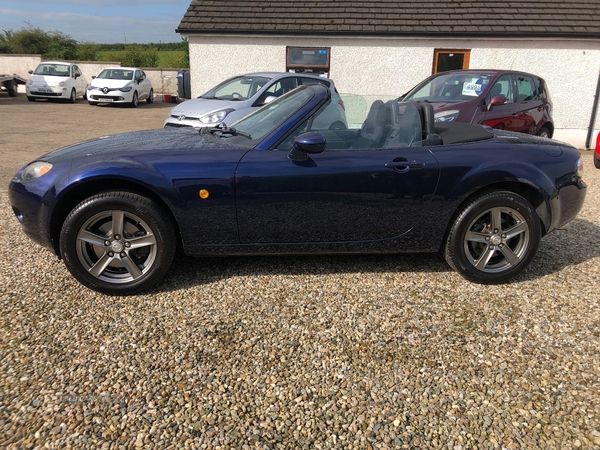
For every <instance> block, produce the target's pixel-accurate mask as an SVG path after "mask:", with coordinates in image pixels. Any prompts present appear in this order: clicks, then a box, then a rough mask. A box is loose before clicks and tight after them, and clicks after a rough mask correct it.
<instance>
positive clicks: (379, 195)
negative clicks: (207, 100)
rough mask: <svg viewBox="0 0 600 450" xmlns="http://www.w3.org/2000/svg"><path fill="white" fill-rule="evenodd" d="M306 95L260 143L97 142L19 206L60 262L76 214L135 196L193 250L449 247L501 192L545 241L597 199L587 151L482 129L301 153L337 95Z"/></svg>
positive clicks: (179, 136)
mask: <svg viewBox="0 0 600 450" xmlns="http://www.w3.org/2000/svg"><path fill="white" fill-rule="evenodd" d="M303 89H304V90H305V91H307V92H309V93H310V95H308V96H307V97H310V98H309V99H308V100H307V101H305V102H304V103H303V104H302V105H301V106H300V107H298V108H297V109H296V110H295V111H294V112H293V113H292V114H288V115H287V116H285V118H284V119H283V120H282V122H281V123H277V124H276V125H275V126H274V127H273V129H272V130H270V131H269V132H268V133H266V135H265V136H264V137H263V138H261V139H260V140H258V141H255V140H250V139H248V141H249V144H248V145H244V139H243V138H241V137H239V136H233V133H232V134H226V133H221V132H213V133H210V132H207V131H203V132H201V133H198V132H197V131H194V130H186V129H159V130H152V131H139V132H132V133H125V134H121V135H113V136H108V137H105V138H101V139H97V140H92V141H87V142H83V143H81V144H77V145H73V146H70V147H67V148H64V149H61V150H58V151H55V152H53V153H49V154H47V155H45V156H42V157H40V158H39V161H43V162H46V163H50V164H51V165H52V168H51V170H49V172H48V173H46V174H44V175H43V176H39V177H38V178H35V179H31V180H29V181H24V180H23V179H22V175H23V171H24V170H25V168H24V169H22V170H21V171H20V172H19V173H17V174H16V175H15V177H14V179H13V181H12V182H11V184H10V189H9V198H10V202H11V204H12V206H13V209H14V211H15V214H16V215H17V217H18V218H19V220H20V222H21V223H22V228H23V230H24V232H25V233H26V234H27V235H28V236H30V237H31V238H32V239H33V240H34V241H36V242H37V243H39V244H41V245H43V246H44V247H47V248H49V249H51V250H52V251H53V252H55V253H56V254H57V255H59V256H64V255H61V245H60V240H61V229H63V226H64V222H65V220H66V219H67V216H69V214H70V213H71V211H72V210H73V209H74V208H76V207H77V205H78V204H80V203H81V202H84V201H85V200H86V199H88V198H90V197H92V196H94V195H97V194H99V193H102V192H117V191H118V192H129V193H134V194H136V195H139V196H142V197H143V198H145V199H149V200H150V201H151V202H152V203H153V204H156V205H158V206H159V207H160V211H161V212H162V214H163V219H164V222H166V223H168V226H169V227H170V228H172V229H173V230H174V234H175V236H176V239H177V241H178V242H179V243H180V245H181V246H182V248H183V250H184V252H185V253H186V254H189V255H248V254H283V253H286V254H295V253H399V252H436V251H439V250H443V249H444V246H445V245H446V243H447V242H448V234H449V233H450V232H451V230H452V226H453V224H454V223H455V221H456V220H457V217H458V216H459V215H460V214H461V212H462V211H463V209H464V208H465V207H466V206H467V205H468V204H469V202H471V201H473V200H474V199H477V198H479V197H481V196H483V195H485V194H488V193H494V192H509V193H513V194H515V195H518V196H519V197H521V198H523V199H525V200H526V201H527V202H528V203H529V204H530V205H531V207H532V210H533V211H535V212H534V213H533V214H534V215H535V216H536V218H535V221H536V222H537V221H538V219H539V227H540V234H541V236H543V235H545V234H547V233H549V232H550V231H552V230H553V229H555V228H556V227H558V226H560V225H563V224H564V223H566V222H568V221H570V220H572V219H573V218H574V217H575V216H576V215H577V213H578V212H579V210H580V208H581V206H582V204H583V201H584V197H585V183H584V182H583V181H582V179H581V176H580V172H579V170H580V164H581V163H580V155H579V152H578V151H577V150H576V149H575V148H573V147H571V146H569V145H566V144H562V143H559V142H556V141H552V140H549V139H543V138H538V137H535V136H527V135H521V134H513V133H510V132H502V131H498V130H487V129H484V128H483V127H480V126H477V125H468V124H460V123H456V124H436V126H438V125H440V126H441V125H443V126H445V127H453V126H457V127H458V128H457V129H453V130H451V131H450V132H448V133H446V134H448V136H449V139H447V140H444V133H445V132H446V131H447V130H445V129H439V128H438V129H436V130H430V132H431V133H430V136H429V137H433V139H429V140H428V139H426V137H427V136H424V138H423V140H422V141H421V143H420V144H419V145H414V144H412V145H409V146H406V145H403V146H398V147H396V148H394V147H393V146H392V147H389V146H388V147H375V148H373V147H372V146H371V147H369V146H365V148H345V147H347V146H348V145H347V144H339V145H336V144H335V142H336V141H337V140H339V141H340V142H342V141H344V139H346V140H347V136H348V135H351V137H350V140H353V139H356V138H355V136H356V135H357V134H359V133H361V130H321V131H319V132H318V133H316V135H315V133H314V132H313V137H314V136H316V138H315V139H316V140H317V141H319V140H320V139H322V142H321V143H322V144H323V143H325V145H324V147H325V151H320V149H318V150H314V151H312V150H310V148H311V145H313V146H314V144H313V143H311V142H308V143H307V142H303V143H304V144H306V148H307V149H309V150H308V152H307V153H303V152H300V153H301V154H302V157H300V158H294V157H293V156H292V155H291V152H290V151H289V144H288V146H287V147H286V146H285V145H283V147H285V148H281V147H280V146H282V142H284V141H285V140H286V139H287V140H288V141H289V140H290V139H289V136H292V137H293V136H294V135H297V136H296V139H295V140H294V142H295V144H294V148H296V149H298V148H300V147H302V145H301V143H300V141H302V136H303V133H302V131H303V130H302V129H300V128H302V127H304V128H306V129H307V130H308V128H309V127H308V126H307V125H302V126H300V124H302V123H306V120H307V118H310V117H311V116H312V115H314V114H315V112H316V111H318V110H319V108H321V107H322V106H323V105H324V104H326V102H327V101H328V97H329V94H328V90H327V89H324V88H321V87H318V86H310V87H304V88H303ZM425 120H427V119H425ZM242 121H243V119H242ZM309 123H310V120H309ZM234 125H235V124H234ZM242 125H243V124H242ZM461 127H463V128H461ZM467 127H469V128H467ZM472 127H476V128H477V129H476V130H475V131H474V132H473V133H471V131H470V130H474V129H473V128H472ZM461 130H463V131H461ZM308 131H310V130H308ZM362 131H364V130H362ZM308 134H310V133H308ZM304 136H305V137H306V136H308V135H307V134H304ZM457 136H458V137H457ZM461 136H465V138H464V139H463V138H462V137H461ZM309 137H310V136H309ZM470 137H471V138H470ZM309 140H310V139H309ZM305 141H306V139H305ZM330 147H333V148H330ZM314 148H316V147H314ZM201 191H203V192H205V197H204V198H203V196H202V194H201ZM206 195H207V197H206ZM514 209H516V210H517V211H519V210H520V208H517V207H514ZM499 239H500V238H499ZM535 247H536V248H537V246H535ZM457 248H459V247H457ZM534 250H535V249H534ZM534 252H535V251H534ZM90 265H91V264H90ZM451 265H452V266H453V267H455V266H456V264H452V263H451ZM455 268H456V267H455ZM88 269H89V267H88ZM78 279H80V281H82V280H81V278H79V277H78ZM474 281H483V282H497V281H504V279H502V280H485V279H483V280H474ZM83 282H84V284H87V285H88V286H90V287H92V288H94V289H98V290H101V291H104V292H111V293H114V292H113V291H111V290H110V289H109V288H108V287H107V286H108V285H107V286H99V287H98V286H96V285H93V284H90V283H85V281H83ZM120 284H123V285H125V284H126V283H120ZM147 285H149V284H140V286H139V289H138V288H137V287H136V288H135V289H131V290H127V289H123V293H130V292H135V291H137V290H140V289H142V288H145V287H147ZM136 286H137V285H136Z"/></svg>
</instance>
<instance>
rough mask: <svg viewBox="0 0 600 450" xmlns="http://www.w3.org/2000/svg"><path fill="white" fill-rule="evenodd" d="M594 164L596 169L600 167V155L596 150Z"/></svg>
mask: <svg viewBox="0 0 600 450" xmlns="http://www.w3.org/2000/svg"><path fill="white" fill-rule="evenodd" d="M594 166H595V167H596V169H600V158H598V155H597V154H596V153H595V152H594Z"/></svg>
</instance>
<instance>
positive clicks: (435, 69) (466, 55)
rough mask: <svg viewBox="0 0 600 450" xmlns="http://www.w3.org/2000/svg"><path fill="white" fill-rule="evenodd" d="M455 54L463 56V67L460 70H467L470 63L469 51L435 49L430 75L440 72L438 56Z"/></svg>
mask: <svg viewBox="0 0 600 450" xmlns="http://www.w3.org/2000/svg"><path fill="white" fill-rule="evenodd" d="M457 53H458V54H462V55H463V66H462V68H461V69H463V70H465V69H468V68H469V63H470V61H471V50H470V49H450V48H436V49H434V50H433V66H432V69H431V74H432V75H434V74H436V73H438V72H440V70H438V68H439V59H440V55H445V54H457Z"/></svg>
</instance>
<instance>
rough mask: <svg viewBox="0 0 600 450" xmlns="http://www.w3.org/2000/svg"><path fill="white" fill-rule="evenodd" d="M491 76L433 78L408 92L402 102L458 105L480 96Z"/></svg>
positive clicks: (461, 75)
mask: <svg viewBox="0 0 600 450" xmlns="http://www.w3.org/2000/svg"><path fill="white" fill-rule="evenodd" d="M491 79H492V76H491V75H483V74H474V73H450V74H446V75H440V76H437V77H434V78H432V79H430V80H428V81H425V82H424V83H423V84H420V85H419V86H417V87H416V88H414V89H413V90H412V91H410V92H409V93H408V94H407V95H406V96H405V97H404V98H403V99H402V100H403V101H409V100H410V101H416V100H426V101H430V102H450V103H458V102H464V101H468V100H473V99H474V98H477V97H479V96H480V95H481V93H482V92H483V91H484V90H485V88H486V87H487V85H488V83H489V82H490V80H491Z"/></svg>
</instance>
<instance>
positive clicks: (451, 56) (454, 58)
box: [432, 49, 471, 73]
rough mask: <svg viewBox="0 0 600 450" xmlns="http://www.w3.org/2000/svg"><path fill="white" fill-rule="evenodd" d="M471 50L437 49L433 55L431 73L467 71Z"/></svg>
mask: <svg viewBox="0 0 600 450" xmlns="http://www.w3.org/2000/svg"><path fill="white" fill-rule="evenodd" d="M470 56H471V50H448V49H438V50H434V53H433V72H432V73H438V72H446V71H447V70H457V69H468V68H469V58H470Z"/></svg>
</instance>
